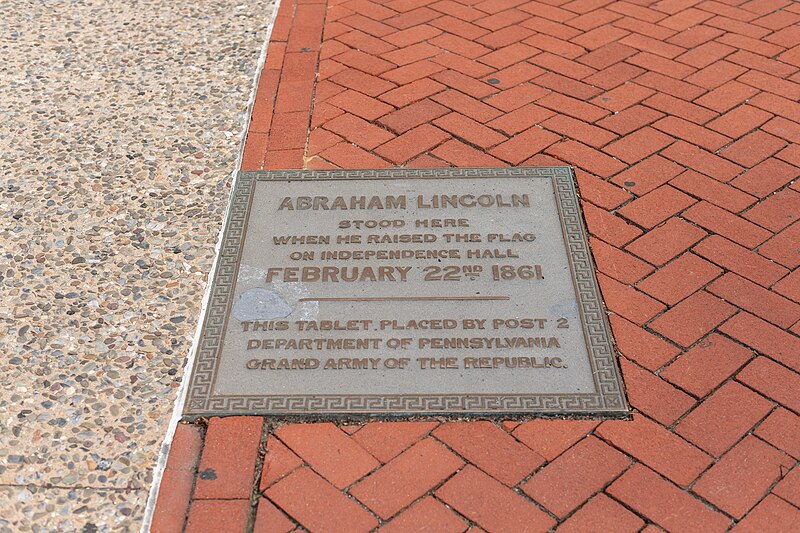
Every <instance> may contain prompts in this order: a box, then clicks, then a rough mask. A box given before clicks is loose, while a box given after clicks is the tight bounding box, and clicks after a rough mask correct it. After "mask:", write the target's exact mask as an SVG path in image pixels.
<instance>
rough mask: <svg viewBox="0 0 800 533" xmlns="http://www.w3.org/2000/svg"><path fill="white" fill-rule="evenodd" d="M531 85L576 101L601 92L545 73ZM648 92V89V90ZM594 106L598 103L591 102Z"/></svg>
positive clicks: (587, 85)
mask: <svg viewBox="0 0 800 533" xmlns="http://www.w3.org/2000/svg"><path fill="white" fill-rule="evenodd" d="M531 83H535V84H536V85H538V86H539V87H546V88H547V89H550V90H551V91H553V92H555V93H559V94H562V95H566V96H571V97H572V98H577V99H578V100H588V99H589V98H592V97H593V96H596V95H598V94H600V93H601V92H602V91H601V90H600V89H598V88H596V87H594V86H592V85H589V84H587V83H583V82H580V81H576V80H573V79H572V78H568V77H566V76H562V75H561V74H556V73H554V72H547V73H545V74H542V75H541V76H538V77H536V79H534V80H532V82H531ZM648 90H649V89H648ZM592 103H593V104H595V105H600V103H599V102H597V101H594V102H592Z"/></svg>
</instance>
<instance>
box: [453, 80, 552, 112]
mask: <svg viewBox="0 0 800 533" xmlns="http://www.w3.org/2000/svg"><path fill="white" fill-rule="evenodd" d="M442 83H444V82H442ZM482 85H485V86H488V87H491V85H488V84H484V83H482ZM473 92H474V91H473ZM548 93H549V91H548V90H547V89H543V88H541V87H537V86H536V85H533V84H530V83H522V84H520V85H517V86H516V87H513V88H511V89H506V90H504V91H502V92H499V93H496V94H493V95H492V96H490V97H489V98H486V99H485V100H484V102H485V103H487V104H489V105H491V106H493V107H496V108H497V109H500V110H502V111H513V110H515V109H518V108H520V107H522V106H524V105H525V104H528V103H530V102H532V101H534V100H536V99H538V98H541V97H542V96H544V95H546V94H548ZM472 96H475V95H474V94H473V95H472Z"/></svg>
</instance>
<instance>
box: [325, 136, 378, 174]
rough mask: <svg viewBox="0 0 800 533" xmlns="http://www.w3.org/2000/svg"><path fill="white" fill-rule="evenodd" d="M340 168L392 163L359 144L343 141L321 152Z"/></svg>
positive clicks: (371, 166)
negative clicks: (363, 148) (367, 150)
mask: <svg viewBox="0 0 800 533" xmlns="http://www.w3.org/2000/svg"><path fill="white" fill-rule="evenodd" d="M320 155H321V156H322V157H324V158H325V159H326V160H328V161H330V162H331V163H333V164H334V165H336V166H338V167H339V168H390V167H391V166H392V165H391V164H389V163H387V162H386V161H384V160H383V159H380V158H378V157H375V156H374V155H372V154H370V153H368V152H365V151H364V150H362V149H361V148H359V147H357V146H353V145H352V144H350V143H347V142H341V143H339V144H337V145H334V146H331V147H330V148H328V149H327V150H325V151H324V152H322V153H321V154H320Z"/></svg>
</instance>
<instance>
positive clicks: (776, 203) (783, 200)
mask: <svg viewBox="0 0 800 533" xmlns="http://www.w3.org/2000/svg"><path fill="white" fill-rule="evenodd" d="M744 216H745V217H746V218H747V219H748V220H752V221H753V222H756V223H757V224H760V225H761V226H763V227H765V228H767V229H770V230H772V231H775V232H777V231H780V230H782V229H783V228H785V227H786V226H788V225H789V224H791V223H793V222H794V221H796V220H798V219H800V193H798V192H796V191H794V190H792V189H784V190H782V191H779V192H777V193H775V194H774V195H772V196H770V197H769V198H767V199H766V200H764V201H763V202H761V203H759V204H756V205H755V206H754V207H753V208H752V209H750V210H749V211H747V212H746V213H745V214H744Z"/></svg>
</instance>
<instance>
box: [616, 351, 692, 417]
mask: <svg viewBox="0 0 800 533" xmlns="http://www.w3.org/2000/svg"><path fill="white" fill-rule="evenodd" d="M619 363H620V368H621V370H622V375H623V377H624V378H625V379H624V381H625V386H626V389H627V391H628V400H629V401H630V404H631V406H632V407H633V408H634V409H636V410H638V411H639V412H641V413H643V414H645V415H647V416H649V417H651V418H652V419H654V420H655V421H657V422H659V423H661V424H664V425H665V426H669V425H671V424H673V423H674V422H675V421H676V420H677V419H678V418H679V417H681V416H682V415H683V414H684V413H685V412H686V411H688V410H689V409H691V408H692V407H693V406H694V404H695V401H694V399H693V398H692V397H691V396H689V395H688V394H686V393H684V392H681V391H679V390H678V389H676V388H675V387H673V386H672V385H670V384H669V383H667V382H666V381H664V380H662V379H661V378H659V377H658V376H656V375H654V374H652V373H651V372H648V371H647V370H644V369H643V368H642V367H640V366H638V365H635V364H633V363H631V362H630V361H628V360H627V359H625V358H621V359H620V360H619Z"/></svg>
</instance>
